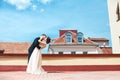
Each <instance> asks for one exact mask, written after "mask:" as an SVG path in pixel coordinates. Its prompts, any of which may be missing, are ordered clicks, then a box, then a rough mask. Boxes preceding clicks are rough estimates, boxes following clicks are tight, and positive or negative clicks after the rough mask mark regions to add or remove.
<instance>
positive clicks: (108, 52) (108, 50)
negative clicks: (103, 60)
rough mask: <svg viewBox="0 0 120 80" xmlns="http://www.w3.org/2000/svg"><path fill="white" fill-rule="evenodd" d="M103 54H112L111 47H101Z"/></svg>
mask: <svg viewBox="0 0 120 80" xmlns="http://www.w3.org/2000/svg"><path fill="white" fill-rule="evenodd" d="M101 49H102V52H103V54H112V47H101Z"/></svg>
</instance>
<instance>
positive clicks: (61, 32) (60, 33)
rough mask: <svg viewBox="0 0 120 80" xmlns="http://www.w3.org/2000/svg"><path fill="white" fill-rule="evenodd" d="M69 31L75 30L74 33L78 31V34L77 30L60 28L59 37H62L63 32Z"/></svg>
mask: <svg viewBox="0 0 120 80" xmlns="http://www.w3.org/2000/svg"><path fill="white" fill-rule="evenodd" d="M68 31H71V32H74V33H76V34H77V30H60V31H59V35H60V36H59V37H61V36H62V35H63V34H65V33H66V32H68Z"/></svg>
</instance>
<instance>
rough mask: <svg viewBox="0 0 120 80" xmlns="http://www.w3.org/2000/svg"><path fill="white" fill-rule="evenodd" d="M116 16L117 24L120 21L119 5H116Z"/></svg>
mask: <svg viewBox="0 0 120 80" xmlns="http://www.w3.org/2000/svg"><path fill="white" fill-rule="evenodd" d="M116 14H117V22H118V21H119V20H120V9H119V3H117V8H116Z"/></svg>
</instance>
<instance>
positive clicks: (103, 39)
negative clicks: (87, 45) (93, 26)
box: [88, 38, 109, 42]
mask: <svg viewBox="0 0 120 80" xmlns="http://www.w3.org/2000/svg"><path fill="white" fill-rule="evenodd" d="M88 39H90V40H91V41H104V42H108V41H109V40H108V39H106V38H88Z"/></svg>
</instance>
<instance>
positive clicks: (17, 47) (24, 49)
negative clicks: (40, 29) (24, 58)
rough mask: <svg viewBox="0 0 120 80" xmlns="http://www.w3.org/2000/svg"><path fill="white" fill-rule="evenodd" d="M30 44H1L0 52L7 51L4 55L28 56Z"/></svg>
mask: <svg viewBox="0 0 120 80" xmlns="http://www.w3.org/2000/svg"><path fill="white" fill-rule="evenodd" d="M30 45H31V43H30V42H0V50H5V51H4V54H11V53H12V54H27V53H28V47H29V46H30Z"/></svg>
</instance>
